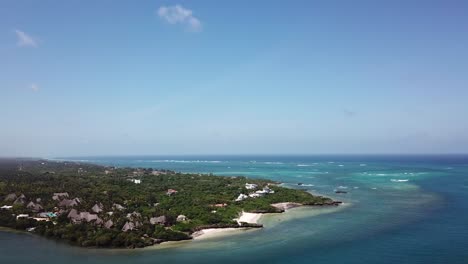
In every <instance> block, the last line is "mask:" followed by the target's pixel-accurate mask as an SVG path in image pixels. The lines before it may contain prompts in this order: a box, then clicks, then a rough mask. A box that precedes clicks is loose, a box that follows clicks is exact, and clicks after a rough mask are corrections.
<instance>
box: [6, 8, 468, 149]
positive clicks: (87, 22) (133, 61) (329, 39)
mask: <svg viewBox="0 0 468 264" xmlns="http://www.w3.org/2000/svg"><path fill="white" fill-rule="evenodd" d="M467 13H468V5H467V4H466V2H463V1H333V0H332V1H229V2H228V1H222V2H221V1H194V0H190V1H21V0H19V1H1V2H0V73H1V74H0V113H1V115H0V122H1V124H2V125H1V127H0V156H45V157H56V156H74V155H128V154H131V155H138V154H140V155H143V154H144V155H146V154H217V153H219V154H259V153H261V154H307V153H310V154H321V153H467V152H468V103H467V101H468V49H467V47H468V26H467V25H468V16H466V14H467Z"/></svg>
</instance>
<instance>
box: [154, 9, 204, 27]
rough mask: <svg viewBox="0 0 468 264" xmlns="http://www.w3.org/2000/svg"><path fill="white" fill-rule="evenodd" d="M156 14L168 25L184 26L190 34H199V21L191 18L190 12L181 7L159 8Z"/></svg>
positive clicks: (191, 13) (200, 25)
mask: <svg viewBox="0 0 468 264" xmlns="http://www.w3.org/2000/svg"><path fill="white" fill-rule="evenodd" d="M157 13H158V16H159V17H160V18H162V19H164V20H165V21H166V22H168V23H169V24H182V25H185V26H186V27H187V28H188V29H189V30H190V31H192V32H199V31H201V29H202V24H201V22H200V20H199V19H198V18H196V17H194V16H193V12H192V10H190V9H186V8H184V7H183V6H181V5H175V6H161V7H160V8H159V9H158V12H157Z"/></svg>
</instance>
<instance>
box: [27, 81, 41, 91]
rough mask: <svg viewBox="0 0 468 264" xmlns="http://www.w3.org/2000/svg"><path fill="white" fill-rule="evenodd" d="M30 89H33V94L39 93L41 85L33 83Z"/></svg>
mask: <svg viewBox="0 0 468 264" xmlns="http://www.w3.org/2000/svg"><path fill="white" fill-rule="evenodd" d="M29 88H31V90H32V91H33V92H39V85H37V84H35V83H31V85H30V86H29Z"/></svg>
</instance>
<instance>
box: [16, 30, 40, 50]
mask: <svg viewBox="0 0 468 264" xmlns="http://www.w3.org/2000/svg"><path fill="white" fill-rule="evenodd" d="M15 34H16V37H17V38H18V42H17V45H18V46H20V47H37V46H38V44H37V41H36V40H35V39H34V38H33V37H31V36H29V35H28V34H26V33H25V32H23V31H21V30H18V29H15Z"/></svg>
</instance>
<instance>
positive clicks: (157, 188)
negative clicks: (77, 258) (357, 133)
mask: <svg viewBox="0 0 468 264" xmlns="http://www.w3.org/2000/svg"><path fill="white" fill-rule="evenodd" d="M135 180H141V183H139V184H137V183H135ZM246 183H253V184H256V185H258V187H257V189H256V190H261V189H262V188H264V187H266V186H268V187H269V188H270V189H271V190H273V191H274V193H271V194H267V195H264V196H262V197H258V198H247V199H245V200H243V201H238V202H236V201H235V199H236V198H237V197H238V196H239V194H241V193H243V194H249V193H251V192H254V191H255V190H247V189H246V187H245V184H246ZM169 189H173V190H175V191H177V192H174V193H173V194H168V190H169ZM54 193H67V195H68V197H65V198H64V197H60V198H59V199H55V200H54V199H53V198H52V196H53V194H54ZM22 194H23V195H24V196H25V197H24V198H18V197H20V196H21V195H22ZM11 196H14V198H15V199H13V198H12V197H11ZM8 197H10V198H11V199H9V198H8ZM0 198H1V201H2V202H3V203H2V204H1V205H2V206H3V205H6V206H12V208H8V209H6V208H5V209H2V210H0V226H5V227H11V228H15V229H20V230H25V229H28V228H33V231H34V232H35V233H37V234H40V235H43V236H46V237H49V238H56V239H60V240H66V241H69V242H71V243H73V244H76V245H80V246H85V247H92V246H95V247H144V246H147V245H152V244H155V243H160V242H162V241H174V240H184V239H190V238H191V237H190V234H191V233H193V232H194V231H196V230H199V229H200V228H203V227H227V226H229V227H239V224H238V223H237V222H236V221H235V220H234V219H235V218H236V217H238V216H239V214H240V212H242V211H248V212H278V209H276V208H275V207H272V206H271V204H272V203H279V202H297V203H301V204H305V205H330V204H334V203H333V201H332V200H330V199H329V198H324V197H320V196H313V195H311V194H310V193H307V192H305V191H301V190H293V189H286V188H282V187H279V186H277V185H276V184H275V183H274V182H272V181H268V180H258V179H247V178H245V177H218V176H213V175H206V174H182V173H176V172H173V171H164V170H153V169H143V168H114V167H103V166H98V165H92V164H82V163H74V162H54V161H47V160H26V159H22V160H13V159H3V160H0ZM74 198H79V202H78V203H77V204H76V205H74V206H68V207H67V206H64V205H62V206H59V204H60V202H61V201H62V200H64V199H69V200H72V199H74ZM30 202H33V203H34V204H36V205H40V206H41V208H40V209H39V210H37V208H36V209H34V208H32V206H29V208H28V205H30V204H29V203H30ZM116 204H117V205H119V206H122V207H120V208H119V207H116ZM95 205H99V206H98V207H99V208H100V210H99V211H98V212H93V211H92V208H93V206H95ZM72 209H76V212H78V213H79V212H86V213H90V214H92V215H93V216H97V217H98V218H99V220H96V219H94V220H91V221H87V220H81V221H73V218H72V217H70V212H71V210H72ZM101 210H102V211H101ZM41 212H43V213H44V212H53V213H55V214H57V216H51V217H48V218H47V220H48V221H36V220H34V219H33V218H31V217H39V216H40V215H39V213H41ZM20 214H27V215H28V216H29V218H28V217H24V218H18V219H17V216H18V215H20ZM155 217H163V221H160V222H158V223H151V219H154V218H155ZM39 220H41V219H39ZM109 220H110V221H112V225H111V226H107V227H106V226H105V223H108V222H109ZM129 223H131V224H134V225H135V226H136V227H134V228H131V229H130V230H126V231H125V232H124V231H123V229H125V226H126V224H127V225H128V224H129ZM31 231H32V230H31Z"/></svg>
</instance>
